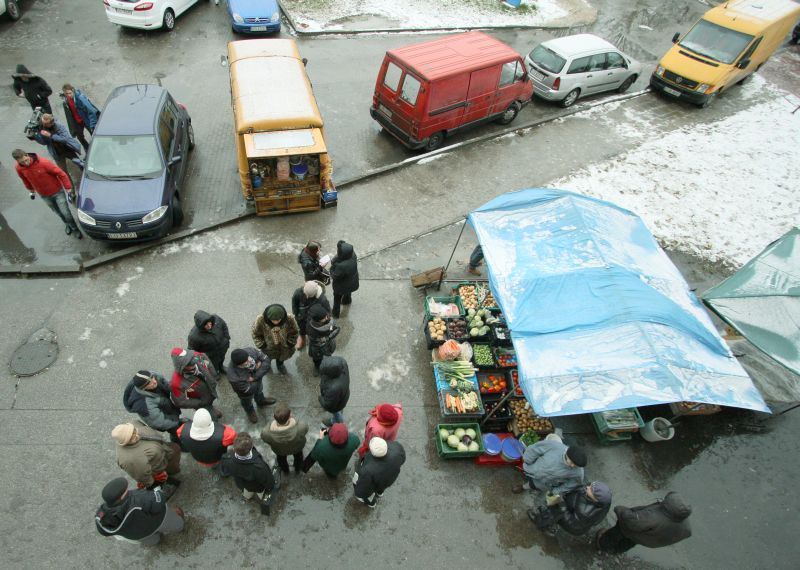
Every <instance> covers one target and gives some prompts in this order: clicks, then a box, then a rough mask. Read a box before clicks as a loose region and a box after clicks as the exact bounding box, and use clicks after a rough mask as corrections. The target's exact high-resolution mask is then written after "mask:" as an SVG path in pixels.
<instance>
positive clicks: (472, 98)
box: [461, 65, 502, 124]
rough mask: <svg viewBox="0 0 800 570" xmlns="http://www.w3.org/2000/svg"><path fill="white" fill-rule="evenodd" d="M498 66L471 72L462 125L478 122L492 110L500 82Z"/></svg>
mask: <svg viewBox="0 0 800 570" xmlns="http://www.w3.org/2000/svg"><path fill="white" fill-rule="evenodd" d="M501 67H502V66H500V65H494V66H492V67H486V68H484V69H479V70H477V71H473V72H472V73H471V74H470V77H469V90H468V91H467V109H466V110H465V111H464V118H463V119H462V121H461V122H462V124H466V123H471V122H473V121H478V120H480V119H483V118H484V117H486V116H487V115H488V114H489V113H490V112H491V111H492V109H493V108H494V104H495V93H496V92H497V85H498V83H499V81H500V68H501Z"/></svg>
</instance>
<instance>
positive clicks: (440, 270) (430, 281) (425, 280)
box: [411, 267, 447, 287]
mask: <svg viewBox="0 0 800 570" xmlns="http://www.w3.org/2000/svg"><path fill="white" fill-rule="evenodd" d="M445 277H447V273H445V271H444V267H436V268H434V269H428V270H427V271H423V272H422V273H417V274H416V275H412V276H411V285H413V286H414V287H430V286H431V285H438V284H439V282H440V281H442V279H444V278H445Z"/></svg>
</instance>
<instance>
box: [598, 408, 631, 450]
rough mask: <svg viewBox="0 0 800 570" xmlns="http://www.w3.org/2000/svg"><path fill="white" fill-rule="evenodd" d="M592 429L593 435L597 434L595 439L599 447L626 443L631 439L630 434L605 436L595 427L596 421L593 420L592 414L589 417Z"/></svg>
mask: <svg viewBox="0 0 800 570" xmlns="http://www.w3.org/2000/svg"><path fill="white" fill-rule="evenodd" d="M591 423H592V427H593V428H594V432H595V434H597V439H598V440H599V441H600V444H601V445H613V444H615V443H623V442H626V441H631V440H632V439H633V433H632V432H629V431H627V432H619V433H617V435H611V434H606V433H603V432H601V431H600V427H599V426H598V425H597V421H596V420H595V419H594V414H592V417H591Z"/></svg>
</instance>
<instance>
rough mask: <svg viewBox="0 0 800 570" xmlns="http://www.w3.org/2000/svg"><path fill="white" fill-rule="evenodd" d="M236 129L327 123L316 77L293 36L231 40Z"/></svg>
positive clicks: (229, 62)
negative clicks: (317, 95)
mask: <svg viewBox="0 0 800 570" xmlns="http://www.w3.org/2000/svg"><path fill="white" fill-rule="evenodd" d="M228 67H229V68H230V76H231V98H232V100H233V107H234V116H235V119H236V131H237V132H239V133H245V132H250V131H252V132H258V131H269V130H287V129H303V128H309V127H322V116H321V115H320V112H319V108H318V107H317V101H316V99H315V98H314V92H313V91H312V89H311V82H310V81H309V80H308V76H307V75H306V70H305V66H304V65H303V61H302V59H301V58H300V52H299V51H298V50H297V45H296V44H295V43H294V41H293V40H274V39H264V40H242V41H237V42H230V43H229V44H228Z"/></svg>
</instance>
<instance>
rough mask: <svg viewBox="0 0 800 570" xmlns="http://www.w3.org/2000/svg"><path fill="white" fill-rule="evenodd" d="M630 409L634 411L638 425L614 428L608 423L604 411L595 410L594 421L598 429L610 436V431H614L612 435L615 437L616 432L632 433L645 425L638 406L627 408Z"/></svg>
mask: <svg viewBox="0 0 800 570" xmlns="http://www.w3.org/2000/svg"><path fill="white" fill-rule="evenodd" d="M625 409H626V410H628V411H632V412H633V415H634V416H635V418H636V424H637V425H636V427H630V428H614V427H612V426H610V425H608V422H607V421H606V418H605V417H604V416H603V412H595V413H593V414H592V422H593V423H594V425H595V427H596V429H597V431H598V432H599V433H601V434H603V435H606V436H608V434H609V433H612V432H613V433H612V435H611V437H614V436H615V435H616V434H623V433H632V432H636V431H639V430H640V429H641V428H643V427H644V420H643V419H642V416H641V414H639V410H638V409H636V408H625Z"/></svg>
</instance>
